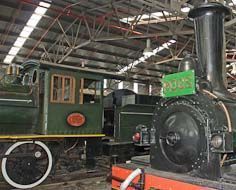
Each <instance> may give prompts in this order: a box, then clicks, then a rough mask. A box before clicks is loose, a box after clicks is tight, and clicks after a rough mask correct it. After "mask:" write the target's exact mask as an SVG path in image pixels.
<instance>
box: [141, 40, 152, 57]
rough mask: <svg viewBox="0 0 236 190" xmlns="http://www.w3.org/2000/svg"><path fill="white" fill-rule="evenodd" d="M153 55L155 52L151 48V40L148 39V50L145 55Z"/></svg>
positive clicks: (145, 50) (144, 52) (144, 51)
mask: <svg viewBox="0 0 236 190" xmlns="http://www.w3.org/2000/svg"><path fill="white" fill-rule="evenodd" d="M152 53H153V50H152V48H151V40H150V39H149V38H148V39H147V46H146V48H145V49H144V50H143V55H144V56H150V55H151V54H152Z"/></svg>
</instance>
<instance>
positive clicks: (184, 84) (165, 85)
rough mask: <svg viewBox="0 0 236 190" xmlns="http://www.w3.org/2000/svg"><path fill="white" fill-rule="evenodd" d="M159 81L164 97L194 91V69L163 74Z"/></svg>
mask: <svg viewBox="0 0 236 190" xmlns="http://www.w3.org/2000/svg"><path fill="white" fill-rule="evenodd" d="M161 82H162V96H163V97H165V98H167V97H175V96H182V95H190V94H195V93H196V84H195V74H194V70H189V71H184V72H180V73H175V74H170V75H165V76H164V77H163V79H162V81H161Z"/></svg>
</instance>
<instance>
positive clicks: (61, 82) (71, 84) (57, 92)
mask: <svg viewBox="0 0 236 190" xmlns="http://www.w3.org/2000/svg"><path fill="white" fill-rule="evenodd" d="M51 102H55V103H74V102H75V79H74V78H73V77H70V76H62V75H53V76H52V80H51Z"/></svg>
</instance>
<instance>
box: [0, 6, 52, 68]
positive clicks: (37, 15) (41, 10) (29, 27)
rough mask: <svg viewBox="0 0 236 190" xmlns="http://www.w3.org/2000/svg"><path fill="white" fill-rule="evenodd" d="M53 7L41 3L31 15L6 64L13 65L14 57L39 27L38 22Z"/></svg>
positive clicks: (6, 58)
mask: <svg viewBox="0 0 236 190" xmlns="http://www.w3.org/2000/svg"><path fill="white" fill-rule="evenodd" d="M50 6H51V4H50V3H46V2H40V3H39V6H38V7H37V8H36V9H35V11H34V13H33V14H32V15H31V17H30V19H29V20H28V21H27V23H26V25H25V27H24V28H23V30H22V31H21V33H20V35H19V36H18V37H17V39H16V41H15V42H14V44H13V46H12V47H11V49H10V50H9V52H8V55H7V56H6V57H5V59H4V61H3V62H4V63H9V64H10V63H11V62H12V61H13V59H14V57H15V56H16V55H17V53H18V52H19V50H20V48H21V47H22V46H23V45H24V43H25V41H26V40H27V38H28V37H29V36H30V35H31V33H32V32H33V30H34V28H35V27H36V26H37V24H38V22H39V21H40V19H41V18H42V16H43V15H44V14H45V13H46V11H47V10H48V8H49V7H50Z"/></svg>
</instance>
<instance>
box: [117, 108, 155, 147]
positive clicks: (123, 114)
mask: <svg viewBox="0 0 236 190" xmlns="http://www.w3.org/2000/svg"><path fill="white" fill-rule="evenodd" d="M154 109H155V106H151V105H144V104H133V105H132V104H129V105H126V106H124V107H121V108H118V109H117V111H116V113H115V124H116V128H115V138H116V140H118V141H120V142H127V141H130V142H132V137H133V135H134V133H135V129H136V126H138V125H140V124H142V125H146V126H147V127H148V128H151V126H152V117H153V112H154Z"/></svg>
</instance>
